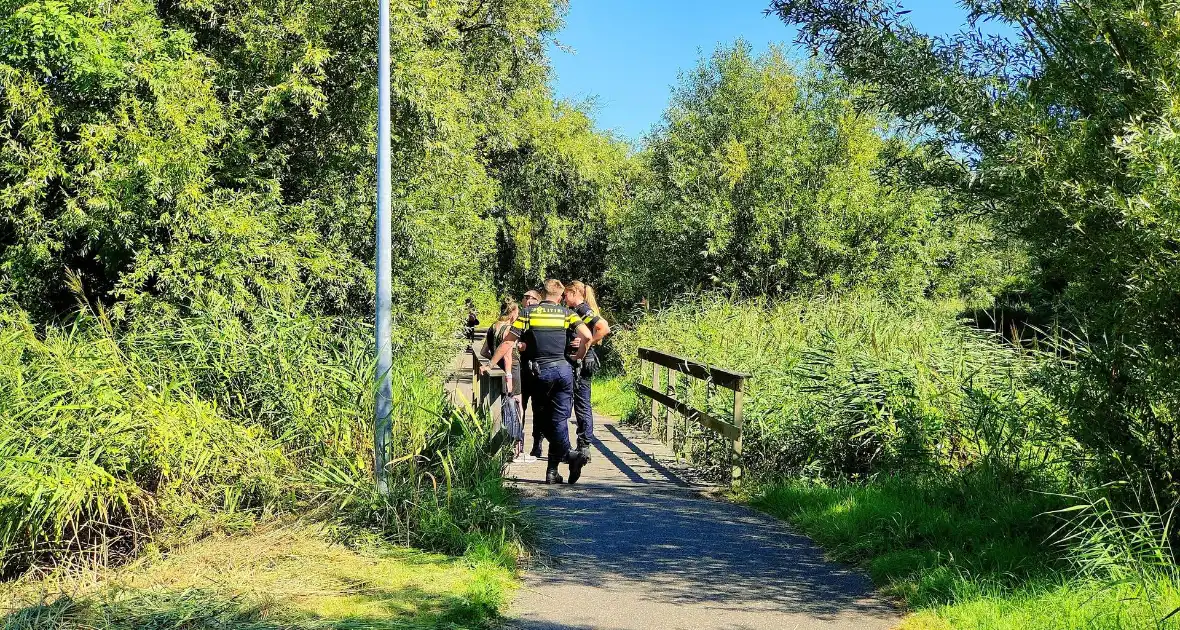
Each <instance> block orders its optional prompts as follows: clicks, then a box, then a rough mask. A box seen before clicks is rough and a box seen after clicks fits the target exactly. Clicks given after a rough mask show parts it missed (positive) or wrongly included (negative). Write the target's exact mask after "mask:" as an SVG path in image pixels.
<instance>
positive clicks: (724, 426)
mask: <svg viewBox="0 0 1180 630" xmlns="http://www.w3.org/2000/svg"><path fill="white" fill-rule="evenodd" d="M635 389H636V391H638V392H639V393H640V394H643V395H644V396H647V397H648V398H651V399H652V401H654V402H659V403H660V404H662V405H664V406H665V407H667V408H669V409H675V410H676V411H678V412H680V413H682V414H684V415H685V417H687V418H688V419H689V420H692V421H694V422H697V423H699V424H700V425H701V426H704V427H706V428H709V429H712V430H713V431H716V432H717V433H719V434H721V435H723V436H725V438H726V439H729V440H740V439H741V437H742V432H741V430H740V429H738V428H737V427H735V426H733V425H732V424H729V423H728V422H725V421H722V420H718V419H717V418H714V417H713V416H710V415H709V414H707V413H705V412H703V411H698V410H696V409H693V408H692V407H689V406H688V405H686V404H684V403H682V402H680V401H679V400H676V399H675V398H672V397H671V396H668V395H667V394H664V393H662V392H657V391H656V390H654V389H652V388H650V387H648V386H647V385H644V384H642V383H638V384H636V385H635Z"/></svg>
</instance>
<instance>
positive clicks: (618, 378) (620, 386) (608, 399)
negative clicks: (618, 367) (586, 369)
mask: <svg viewBox="0 0 1180 630" xmlns="http://www.w3.org/2000/svg"><path fill="white" fill-rule="evenodd" d="M590 405H591V406H592V407H593V408H594V412H595V413H601V414H604V415H608V416H610V417H612V418H623V417H625V416H626V415H627V414H628V413H630V412H631V410H632V409H634V408H635V388H634V386H633V385H632V384H631V381H630V379H628V378H627V376H626V375H624V374H621V373H615V374H599V375H597V376H595V377H594V383H593V385H591V386H590Z"/></svg>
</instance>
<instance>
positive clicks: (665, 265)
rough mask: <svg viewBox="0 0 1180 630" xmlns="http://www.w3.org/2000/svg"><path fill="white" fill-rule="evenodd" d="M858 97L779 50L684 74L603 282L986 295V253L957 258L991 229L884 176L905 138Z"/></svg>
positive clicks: (725, 51)
mask: <svg viewBox="0 0 1180 630" xmlns="http://www.w3.org/2000/svg"><path fill="white" fill-rule="evenodd" d="M855 96H856V89H855V88H854V87H853V86H851V85H849V84H848V83H846V82H845V81H843V80H842V79H840V78H839V77H838V76H836V75H835V74H833V73H831V72H827V71H823V70H821V69H819V68H816V67H808V68H803V69H800V68H797V67H796V66H795V65H794V64H793V63H792V62H791V61H789V60H788V59H787V58H786V57H785V55H784V53H783V51H782V50H781V49H779V48H776V47H772V48H771V49H770V51H769V52H767V53H766V54H765V55H763V56H761V57H757V58H755V57H754V56H752V54H751V51H750V47H749V45H748V44H746V43H744V42H739V43H737V44H736V45H734V46H733V47H728V48H721V49H719V50H718V51H717V52H716V53H714V54H713V56H712V57H711V58H709V59H707V60H702V61H701V62H700V64H699V65H698V66H697V67H696V68H695V69H694V70H692V71H690V72H688V73H685V74H684V75H683V76H682V77H681V82H680V84H679V86H678V87H677V88H676V89H675V91H674V93H673V96H672V101H671V104H670V106H669V108H668V110H667V112H666V114H665V121H664V124H663V125H662V126H660V127H659V128H657V129H656V130H655V131H654V132H653V133H652V135H651V136H650V137H649V138H648V140H647V147H646V150H645V152H644V153H643V154H642V156H641V161H642V169H641V171H642V174H641V175H640V176H639V181H638V182H637V183H636V185H635V190H636V192H635V200H634V203H633V204H632V205H630V206H629V207H628V209H627V212H626V213H625V214H624V215H623V216H622V217H621V218H620V220H619V223H618V227H617V229H616V230H614V231H615V232H616V235H617V238H616V240H615V242H614V243H613V246H614V247H613V250H612V252H611V254H612V267H611V274H612V275H611V278H612V280H613V282H615V283H617V285H618V287H619V288H620V290H621V291H622V293H623V294H625V295H629V296H633V297H636V298H638V297H645V296H649V297H652V298H666V297H668V296H673V295H676V294H677V293H680V292H684V291H688V290H692V289H695V288H724V289H726V290H729V291H732V292H736V293H738V294H741V295H771V296H776V295H786V294H790V293H793V292H799V291H804V292H816V291H819V292H829V293H830V292H840V291H844V290H847V289H848V288H850V287H855V286H871V287H878V288H880V289H882V290H884V291H886V292H888V293H889V294H891V295H897V296H915V295H924V294H944V293H945V294H950V295H955V296H956V297H957V296H958V295H959V293H960V292H965V293H966V294H968V295H970V294H972V293H973V292H974V293H976V294H985V295H986V294H987V292H988V290H990V289H991V288H992V287H991V286H989V283H990V282H991V278H992V277H994V276H995V273H996V272H997V270H998V268H997V266H996V262H995V261H994V260H988V259H985V258H984V257H983V256H981V255H978V254H977V253H971V254H968V251H969V250H971V249H972V248H975V245H974V244H973V241H977V240H979V239H981V238H983V237H985V236H986V234H987V231H986V226H984V225H981V224H976V223H971V222H968V221H956V220H952V218H951V213H949V212H945V211H944V208H943V203H942V199H941V197H940V196H939V195H938V194H937V193H935V192H934V191H932V190H931V189H929V188H923V187H903V186H894V185H892V184H891V182H890V181H889V180H888V178H887V177H884V176H882V174H883V172H884V171H887V170H888V164H889V160H891V159H892V156H894V155H895V154H897V153H906V152H908V151H909V148H908V146H907V143H906V142H905V141H904V140H903V139H901V138H899V137H891V136H889V135H887V134H886V133H885V129H884V127H885V123H886V120H885V119H883V118H882V117H880V116H877V115H875V114H873V113H871V112H869V113H865V112H861V111H858V110H857V109H856V108H855V107H854V105H853V100H854V98H855ZM975 249H978V248H975Z"/></svg>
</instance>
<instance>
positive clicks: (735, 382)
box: [639, 348, 750, 391]
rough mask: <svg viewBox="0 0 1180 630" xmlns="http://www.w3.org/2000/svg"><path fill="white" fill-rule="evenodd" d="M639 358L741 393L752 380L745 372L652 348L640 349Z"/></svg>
mask: <svg viewBox="0 0 1180 630" xmlns="http://www.w3.org/2000/svg"><path fill="white" fill-rule="evenodd" d="M639 358H640V359H642V360H644V361H651V362H652V363H655V364H657V365H662V366H664V367H666V368H670V369H673V370H676V371H677V372H681V373H684V374H688V375H689V376H692V377H694V378H699V379H701V380H704V381H712V382H713V383H716V384H717V385H719V386H721V387H724V388H726V389H732V390H734V391H741V390H742V389H743V388H744V387H745V381H746V379H748V378H750V375H749V374H746V373H745V372H734V371H733V370H723V369H721V368H717V367H711V366H708V365H705V364H704V363H698V362H696V361H693V360H692V359H686V358H684V357H678V356H676V355H674V354H668V353H666V352H660V351H659V350H653V349H652V348H640V349H639Z"/></svg>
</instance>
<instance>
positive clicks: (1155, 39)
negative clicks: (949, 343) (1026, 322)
mask: <svg viewBox="0 0 1180 630" xmlns="http://www.w3.org/2000/svg"><path fill="white" fill-rule="evenodd" d="M963 4H964V5H965V6H966V7H967V8H968V10H969V11H970V20H971V21H970V25H969V28H967V29H966V30H964V31H963V32H962V33H959V34H956V35H951V36H948V37H941V38H939V37H930V36H926V35H923V34H921V33H919V32H918V31H917V30H916V29H914V28H913V27H912V26H911V25H909V24H908V23H907V22H906V20H905V16H904V14H905V12H904V11H903V10H902V9H901V7H900V5H899V4H898V3H896V2H892V1H887V0H855V1H852V2H844V1H840V2H836V1H831V0H776V2H774V7H773V10H774V11H776V12H777V13H778V14H779V15H780V16H781V17H782V18H783V19H784V20H786V21H787V22H788V23H792V24H799V25H801V26H802V30H801V32H800V40H801V41H802V43H804V44H805V45H807V46H808V47H809V48H811V49H812V50H814V51H816V52H819V53H822V54H824V55H825V56H826V57H827V58H830V59H831V60H832V61H833V62H834V63H835V64H837V65H838V66H839V67H840V68H841V70H842V71H843V72H844V73H845V74H846V75H847V76H849V77H850V78H852V79H854V80H857V81H864V82H868V83H871V84H872V85H873V86H875V88H874V89H873V90H872V91H871V92H870V93H868V94H867V96H868V97H869V98H870V99H871V101H872V102H873V103H874V104H877V105H884V106H886V107H888V108H889V109H890V110H891V111H893V112H894V113H896V114H897V115H898V116H899V117H900V119H901V120H902V121H904V122H905V123H906V124H907V125H908V126H909V127H910V128H912V129H914V130H917V131H920V132H921V133H923V134H924V136H925V138H926V143H927V145H928V148H929V151H930V154H931V155H932V156H936V157H937V158H938V159H934V160H930V161H928V162H926V163H924V164H913V165H912V166H914V168H913V169H912V170H911V171H910V175H911V176H913V177H915V178H921V179H922V180H924V181H927V182H931V183H935V184H938V185H939V186H940V187H941V188H942V189H943V190H945V191H947V192H948V193H949V194H953V195H955V197H956V198H957V199H959V200H960V201H961V202H962V203H964V204H965V205H968V206H971V207H976V208H979V209H981V210H982V211H985V212H987V213H988V214H989V215H991V216H993V217H995V218H996V220H997V223H998V225H999V226H1001V227H1002V228H1003V229H1005V230H1006V231H1007V232H1008V233H1010V234H1013V235H1016V236H1018V237H1019V238H1021V239H1022V240H1023V241H1024V242H1025V243H1026V244H1027V250H1028V253H1029V256H1030V258H1031V260H1032V262H1033V265H1034V269H1033V271H1034V273H1033V275H1032V277H1031V278H1030V279H1029V280H1030V282H1029V285H1030V289H1031V291H1030V295H1031V297H1032V298H1033V301H1034V305H1035V306H1037V307H1038V308H1040V309H1041V310H1042V311H1043V312H1046V313H1048V314H1050V315H1054V316H1056V317H1057V319H1058V321H1059V322H1061V323H1062V324H1063V325H1064V326H1066V327H1068V328H1070V329H1072V330H1073V331H1074V332H1075V333H1078V334H1079V335H1082V336H1086V337H1088V339H1089V342H1090V343H1089V344H1083V346H1082V347H1080V348H1073V349H1067V355H1068V356H1069V357H1071V360H1072V361H1075V362H1076V363H1074V365H1075V366H1076V368H1077V371H1076V372H1073V373H1071V374H1069V375H1068V376H1067V377H1065V378H1064V379H1063V380H1062V382H1061V383H1059V386H1060V387H1059V390H1058V391H1059V398H1060V400H1062V401H1064V402H1065V403H1066V404H1067V405H1069V407H1070V409H1071V410H1072V412H1073V413H1072V417H1073V422H1072V424H1071V427H1072V428H1073V429H1074V430H1075V433H1076V435H1077V436H1078V438H1079V439H1080V440H1082V441H1083V443H1084V444H1086V445H1087V446H1088V447H1089V448H1091V449H1092V453H1094V454H1095V456H1096V459H1097V463H1098V464H1100V466H1101V468H1102V469H1103V470H1105V471H1107V472H1108V473H1110V472H1112V471H1113V473H1114V474H1122V475H1125V474H1127V473H1128V472H1131V471H1143V472H1146V473H1147V474H1148V475H1149V476H1150V478H1151V479H1152V480H1153V481H1154V482H1155V483H1157V484H1158V486H1157V487H1160V488H1167V489H1168V491H1169V492H1171V493H1173V494H1174V493H1176V492H1177V490H1176V489H1177V487H1178V486H1177V484H1178V483H1180V442H1178V441H1177V419H1178V418H1180V390H1178V389H1177V383H1178V382H1180V379H1178V378H1177V377H1178V376H1180V372H1178V371H1177V367H1176V362H1175V360H1174V357H1175V356H1176V352H1177V349H1178V348H1180V329H1178V328H1177V327H1176V322H1177V321H1180V275H1178V274H1180V230H1178V226H1180V193H1178V191H1180V140H1178V138H1180V136H1178V134H1177V131H1176V130H1177V128H1178V127H1180V97H1178V96H1177V95H1178V94H1180V56H1178V55H1177V54H1176V51H1177V50H1180V4H1178V3H1177V2H1175V1H1170V0H1162V1H1153V2H1132V1H1129V0H1069V1H1066V0H1036V1H1033V0H1016V1H1013V0H969V1H967V2H964V3H963ZM989 23H992V24H994V23H998V24H999V25H1000V26H1001V28H999V29H996V28H995V27H992V26H989V30H990V31H991V33H992V34H988V33H987V32H985V31H984V29H983V26H984V25H986V24H989ZM996 31H999V33H1000V34H995V32H996ZM1128 466H1129V468H1128Z"/></svg>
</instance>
